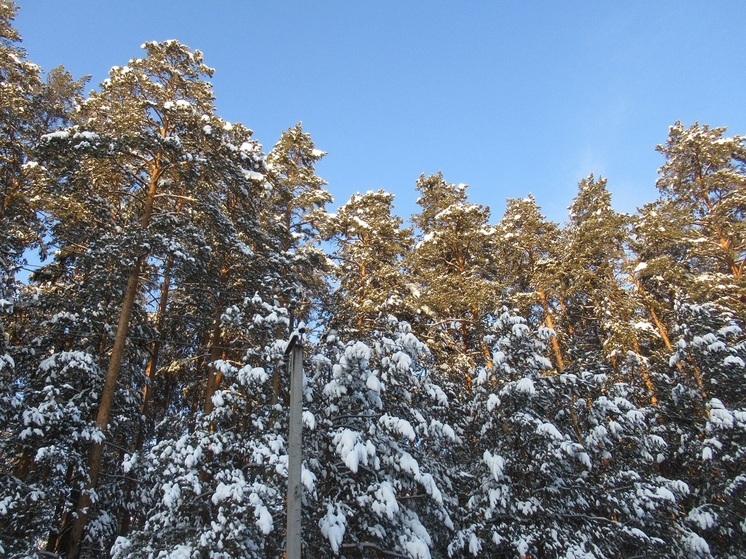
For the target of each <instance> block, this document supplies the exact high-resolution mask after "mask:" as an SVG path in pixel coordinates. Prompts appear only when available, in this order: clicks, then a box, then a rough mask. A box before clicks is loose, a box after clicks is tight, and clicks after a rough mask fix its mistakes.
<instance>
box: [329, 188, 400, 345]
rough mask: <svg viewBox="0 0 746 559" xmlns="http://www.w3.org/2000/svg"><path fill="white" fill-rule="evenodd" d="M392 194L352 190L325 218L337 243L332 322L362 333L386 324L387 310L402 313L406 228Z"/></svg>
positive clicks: (394, 313)
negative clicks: (394, 213)
mask: <svg viewBox="0 0 746 559" xmlns="http://www.w3.org/2000/svg"><path fill="white" fill-rule="evenodd" d="M393 200H394V196H393V195H392V194H389V193H387V192H384V191H383V190H378V191H376V192H373V191H369V192H366V193H365V194H354V195H353V196H352V197H351V198H350V200H348V201H347V202H346V203H345V204H343V205H342V206H340V207H339V209H338V210H337V213H336V215H333V216H331V217H330V219H329V220H328V223H327V225H326V227H325V230H324V233H325V237H326V238H329V239H333V240H334V241H335V242H336V245H337V248H336V250H335V252H334V254H333V256H332V258H334V259H335V260H336V261H337V266H336V267H335V268H334V278H335V280H336V281H338V282H339V288H338V290H337V292H336V294H335V297H334V303H333V311H332V317H331V326H332V327H333V328H336V329H340V330H342V331H345V332H357V333H358V335H364V334H365V333H367V332H369V331H370V330H372V329H375V328H377V327H380V326H381V325H383V324H385V323H386V317H387V315H388V314H393V315H395V316H397V317H401V318H403V317H405V316H406V311H405V308H404V300H405V298H406V295H407V288H406V285H405V282H404V279H403V277H402V274H401V267H402V258H403V255H404V253H405V252H406V251H407V249H408V248H409V246H410V245H411V234H412V233H411V230H409V229H402V220H401V218H399V217H397V216H394V215H393V213H392V212H393Z"/></svg>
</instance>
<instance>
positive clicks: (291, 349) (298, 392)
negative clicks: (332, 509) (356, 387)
mask: <svg viewBox="0 0 746 559" xmlns="http://www.w3.org/2000/svg"><path fill="white" fill-rule="evenodd" d="M303 332H304V329H303V328H301V329H298V330H296V331H294V332H293V334H292V335H291V336H290V341H289V342H288V346H287V349H286V350H285V355H287V354H288V353H290V428H289V433H288V494H287V548H286V551H285V558H286V559H300V558H301V461H302V460H303V446H302V445H303V420H302V415H303V341H302V335H303Z"/></svg>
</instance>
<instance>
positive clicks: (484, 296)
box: [404, 173, 498, 386]
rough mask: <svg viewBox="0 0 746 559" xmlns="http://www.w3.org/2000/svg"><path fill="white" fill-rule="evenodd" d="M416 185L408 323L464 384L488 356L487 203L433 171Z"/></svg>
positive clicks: (491, 278) (493, 285)
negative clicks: (469, 196) (472, 198)
mask: <svg viewBox="0 0 746 559" xmlns="http://www.w3.org/2000/svg"><path fill="white" fill-rule="evenodd" d="M417 190H418V192H419V193H420V198H419V199H418V200H417V203H418V204H419V206H420V208H421V211H420V212H419V213H418V214H416V215H414V216H413V218H412V221H413V222H414V224H415V226H416V227H417V229H418V237H417V239H416V240H417V242H416V244H415V246H414V249H413V250H412V251H410V252H408V253H407V256H406V258H405V261H404V262H405V266H406V273H407V281H408V282H410V283H412V284H413V286H412V289H411V297H410V299H411V302H410V303H409V304H410V305H411V307H412V308H414V309H416V311H417V312H418V314H419V316H418V319H417V320H416V321H415V322H414V323H413V327H414V328H415V329H416V330H417V332H418V333H419V334H420V336H421V337H422V338H423V339H424V340H426V341H427V343H428V345H429V346H430V348H431V349H432V350H433V352H434V353H435V356H436V359H437V361H438V363H439V364H440V365H441V366H444V367H449V368H450V370H451V372H452V373H453V374H454V375H457V376H458V377H459V380H460V381H461V382H463V384H464V385H465V386H468V385H469V384H470V382H471V377H472V374H473V371H474V370H475V368H476V366H477V365H478V364H482V363H485V362H487V361H489V359H490V356H489V351H488V350H487V348H486V347H484V345H483V344H482V335H483V333H484V328H485V324H486V317H487V316H488V315H489V314H490V313H491V312H493V311H494V309H495V308H496V297H497V292H498V286H497V282H496V281H495V277H496V275H495V274H494V273H493V272H492V268H493V260H492V258H493V250H492V246H491V245H492V243H493V241H494V237H495V231H494V228H493V227H490V226H489V225H488V219H489V208H487V207H484V206H480V205H478V204H470V203H469V202H468V201H467V196H466V185H463V184H461V185H454V184H451V183H448V182H446V181H445V179H444V178H443V175H442V174H441V173H437V174H435V175H430V176H427V177H426V176H424V175H423V176H421V177H420V178H419V179H418V180H417Z"/></svg>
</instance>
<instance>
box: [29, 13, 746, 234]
mask: <svg viewBox="0 0 746 559" xmlns="http://www.w3.org/2000/svg"><path fill="white" fill-rule="evenodd" d="M17 3H18V5H19V6H20V12H19V15H18V18H17V19H16V27H17V28H18V29H19V31H20V32H21V34H22V36H23V39H24V42H23V46H24V47H25V48H26V50H27V52H28V55H29V58H30V59H31V60H32V61H34V62H36V63H37V64H39V65H40V66H42V68H44V69H45V70H48V69H50V68H52V67H53V66H56V65H58V64H64V65H65V66H66V67H67V68H68V69H69V70H70V71H71V72H72V73H73V74H74V75H76V76H80V75H83V74H91V75H92V81H91V87H95V86H96V85H97V84H98V83H99V82H100V81H101V80H102V79H104V78H105V77H106V74H107V72H108V70H109V68H110V67H111V66H115V65H119V66H121V65H124V64H126V62H127V61H128V60H129V59H130V58H134V57H139V56H141V55H142V52H143V51H141V50H140V45H141V44H142V43H143V42H144V41H146V40H165V39H178V40H180V41H182V42H184V43H186V44H187V45H189V46H190V47H191V48H194V49H199V50H201V51H202V52H203V53H204V54H205V60H206V62H207V64H208V65H210V66H212V67H214V68H215V69H216V73H215V78H214V80H213V84H214V87H215V94H216V98H217V106H218V110H219V113H220V115H221V116H223V117H224V118H226V119H228V120H232V121H240V122H243V123H244V124H246V125H247V126H249V127H250V128H252V129H253V130H254V135H255V137H256V138H257V139H258V140H259V141H260V142H261V143H262V144H263V145H264V146H265V149H266V150H268V149H270V148H271V146H272V145H273V144H274V143H275V142H276V141H277V139H278V137H279V135H280V133H281V132H282V130H284V129H286V128H288V127H290V126H292V125H293V124H295V123H296V122H298V121H303V124H304V128H305V129H306V130H307V131H308V132H310V133H311V135H312V137H313V138H314V140H315V142H316V145H317V147H319V148H320V149H323V150H325V151H327V152H328V153H329V155H328V156H327V157H326V158H325V159H324V161H323V162H322V163H321V164H320V165H319V168H318V172H319V174H320V175H321V176H322V177H324V178H325V179H326V180H327V181H328V182H329V189H330V191H331V192H332V194H333V196H334V198H335V207H336V204H340V203H343V202H345V201H346V200H347V198H348V197H349V195H350V194H352V193H354V192H356V191H365V190H369V189H377V188H384V189H386V190H388V191H390V192H392V193H394V194H396V196H397V198H396V200H397V211H398V212H399V213H400V214H401V215H403V216H405V217H408V216H409V215H410V214H411V213H412V212H413V211H416V206H415V199H416V192H415V190H414V184H415V181H416V179H417V177H418V176H419V174H420V173H423V172H424V173H428V174H429V173H433V172H437V171H438V170H442V171H443V173H444V175H445V177H446V179H447V180H449V181H451V182H455V183H461V182H463V183H467V184H469V185H470V188H469V193H470V200H471V201H472V202H475V203H480V204H485V205H489V206H490V207H491V209H492V212H493V217H492V221H493V222H496V221H497V220H498V219H499V218H500V216H501V215H502V212H503V210H504V207H505V199H506V198H508V197H522V196H525V195H526V194H527V193H529V192H532V193H533V194H534V195H535V196H536V197H537V200H538V202H539V204H540V205H541V206H542V208H543V209H544V212H545V213H546V214H547V215H548V217H549V218H550V219H553V220H555V221H558V222H564V221H565V219H566V207H567V206H568V205H569V204H570V202H571V200H572V198H573V196H574V195H575V192H576V187H577V182H578V181H579V180H580V179H581V178H582V177H584V176H585V175H587V174H588V173H591V172H593V173H594V174H596V175H603V176H606V177H608V179H609V187H610V189H611V191H612V193H613V195H614V204H615V206H616V207H617V209H619V210H622V211H628V212H632V211H634V210H635V207H637V206H640V205H642V204H643V203H645V202H648V201H651V200H653V199H654V198H655V197H656V196H657V192H656V190H655V188H654V182H655V178H656V172H657V168H658V167H659V166H660V165H661V163H662V159H661V157H660V156H659V155H658V154H657V153H656V152H655V150H654V148H655V146H656V144H659V143H662V142H664V141H665V139H666V136H667V130H668V126H669V125H670V124H672V123H673V122H675V121H676V120H682V121H683V122H684V123H685V124H687V125H688V124H691V123H693V122H694V121H699V122H701V123H707V124H711V125H713V126H715V125H725V126H728V128H729V132H730V133H732V134H741V133H746V102H744V91H746V72H744V62H745V61H746V40H744V29H745V25H746V2H743V1H735V0H733V1H720V0H708V1H702V2H694V1H669V0H666V1H660V0H656V1H654V2H651V1H627V0H625V1H616V2H610V1H609V2H602V1H591V0H588V1H583V2H580V1H556V0H553V1H548V0H547V1H530V2H524V1H511V2H508V1H505V2H500V1H497V0H494V1H486V0H485V1H481V2H477V1H467V2H461V3H456V2H440V1H431V2H424V1H415V0H408V1H368V2H363V1H355V0H351V1H341V0H338V1H321V0H317V1H306V2H301V1H293V2H291V1H289V0H276V1H262V2H258V1H253V0H246V1H239V0H234V1H227V0H211V1H208V0H150V1H145V0H138V1H136V0H120V1H102V0H65V1H64V2H63V1H52V0H18V1H17Z"/></svg>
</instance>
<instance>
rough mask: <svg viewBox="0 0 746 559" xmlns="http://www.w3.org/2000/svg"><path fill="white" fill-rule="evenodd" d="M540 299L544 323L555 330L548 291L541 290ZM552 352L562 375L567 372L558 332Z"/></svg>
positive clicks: (553, 342)
mask: <svg viewBox="0 0 746 559" xmlns="http://www.w3.org/2000/svg"><path fill="white" fill-rule="evenodd" d="M539 297H540V298H541V308H542V309H543V310H544V321H545V322H546V323H547V328H550V329H552V330H554V319H552V312H551V311H550V310H549V300H548V299H547V293H546V291H544V290H543V289H539ZM552 350H553V351H554V359H555V361H557V369H559V371H560V373H561V372H562V371H564V370H565V360H564V359H563V357H562V350H561V349H560V345H559V340H558V339H557V333H556V330H555V335H554V336H552Z"/></svg>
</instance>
